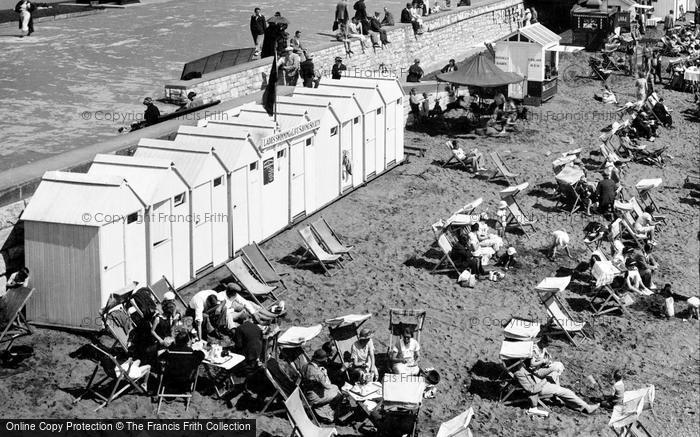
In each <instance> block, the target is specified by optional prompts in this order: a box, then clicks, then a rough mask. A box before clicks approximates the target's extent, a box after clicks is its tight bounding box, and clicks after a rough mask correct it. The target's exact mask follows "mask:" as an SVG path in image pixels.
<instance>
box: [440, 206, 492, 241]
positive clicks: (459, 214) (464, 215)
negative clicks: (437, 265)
mask: <svg viewBox="0 0 700 437" xmlns="http://www.w3.org/2000/svg"><path fill="white" fill-rule="evenodd" d="M483 202H484V198H483V197H479V198H478V199H476V200H474V201H472V202H469V203H467V204H466V205H464V206H463V207H461V208H459V209H458V210H457V211H455V212H454V213H453V214H452V215H451V216H450V218H448V219H447V220H446V221H445V222H444V223H443V227H445V226H467V225H471V224H472V223H476V222H477V221H478V220H479V217H478V216H477V214H476V210H477V209H478V208H479V207H480V206H481V204H482V203H483ZM436 238H437V235H436Z"/></svg>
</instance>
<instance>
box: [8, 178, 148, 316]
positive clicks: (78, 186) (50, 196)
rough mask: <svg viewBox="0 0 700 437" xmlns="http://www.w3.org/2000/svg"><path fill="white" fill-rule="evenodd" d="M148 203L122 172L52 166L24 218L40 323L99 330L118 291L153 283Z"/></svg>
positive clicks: (32, 311)
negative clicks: (148, 245) (90, 171)
mask: <svg viewBox="0 0 700 437" xmlns="http://www.w3.org/2000/svg"><path fill="white" fill-rule="evenodd" d="M144 214H145V204H144V203H143V202H142V200H141V199H140V198H139V196H138V195H137V194H136V192H135V191H134V190H133V189H132V188H131V187H130V186H129V185H128V184H127V183H126V182H125V181H124V178H122V177H120V176H102V175H86V174H83V173H65V172H57V171H50V172H47V173H45V174H44V177H43V178H42V180H41V183H40V184H39V186H38V188H37V189H36V191H35V193H34V195H33V196H32V198H31V200H30V202H29V205H27V208H26V209H25V210H24V212H23V213H22V220H23V221H24V249H25V254H24V256H25V264H26V266H27V267H28V268H29V270H30V271H31V272H32V282H33V284H34V286H35V287H36V289H37V290H39V292H38V293H35V294H34V296H33V297H32V299H31V300H30V301H29V303H28V304H27V317H28V319H29V320H31V321H32V322H33V323H37V324H42V325H49V326H58V327H69V328H80V329H91V330H99V329H101V325H100V324H99V323H97V321H98V320H99V311H100V309H101V308H102V307H103V306H104V305H105V304H106V303H107V298H108V297H109V295H110V293H113V292H115V291H118V290H120V289H122V288H124V287H125V286H126V285H127V284H129V283H131V282H132V281H138V282H144V281H145V280H146V277H147V276H146V243H145V240H146V225H145V223H146V222H145V220H144Z"/></svg>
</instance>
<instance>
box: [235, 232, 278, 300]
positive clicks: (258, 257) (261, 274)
mask: <svg viewBox="0 0 700 437" xmlns="http://www.w3.org/2000/svg"><path fill="white" fill-rule="evenodd" d="M241 253H243V257H244V258H245V260H246V264H248V267H250V270H252V271H253V272H255V275H256V276H257V277H258V279H260V281H261V282H264V283H265V284H267V285H269V286H272V285H278V286H279V287H281V288H283V289H285V290H286V289H287V285H286V284H285V283H284V281H283V280H282V276H286V275H287V274H288V273H278V272H277V270H276V269H275V268H274V267H273V266H272V263H271V262H270V260H269V259H268V258H267V256H265V254H264V253H263V251H262V249H260V246H258V243H255V242H253V243H250V244H248V245H247V246H243V247H242V248H241Z"/></svg>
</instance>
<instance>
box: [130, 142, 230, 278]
mask: <svg viewBox="0 0 700 437" xmlns="http://www.w3.org/2000/svg"><path fill="white" fill-rule="evenodd" d="M134 156H135V157H137V158H156V159H164V160H169V161H171V162H173V163H174V164H175V168H177V170H178V171H179V172H180V174H181V175H182V177H183V178H184V179H185V181H186V182H187V184H188V185H189V187H190V198H191V199H192V201H191V202H190V216H191V217H192V220H191V221H190V227H191V235H192V240H191V250H192V263H193V266H194V267H193V269H194V272H195V275H196V273H197V272H199V271H201V270H204V269H206V268H209V267H212V266H217V265H220V264H222V263H224V262H226V260H227V259H228V254H229V247H228V242H229V237H228V230H229V225H228V189H227V186H228V184H227V178H226V168H225V167H224V165H223V163H222V162H221V161H220V160H219V157H218V156H216V155H215V154H214V151H213V148H211V147H206V146H204V147H197V146H189V147H188V146H183V145H182V144H177V143H175V142H173V141H164V140H153V139H149V138H143V139H141V140H140V141H139V143H138V147H137V149H136V151H135V152H134ZM224 237H225V238H224Z"/></svg>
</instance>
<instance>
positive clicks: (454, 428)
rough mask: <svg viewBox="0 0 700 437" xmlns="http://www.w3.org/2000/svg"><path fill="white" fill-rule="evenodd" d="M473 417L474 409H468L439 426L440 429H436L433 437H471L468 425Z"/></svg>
mask: <svg viewBox="0 0 700 437" xmlns="http://www.w3.org/2000/svg"><path fill="white" fill-rule="evenodd" d="M473 417H474V409H473V408H472V407H469V409H467V411H465V412H463V413H462V414H460V415H458V416H455V417H453V418H452V419H450V420H448V421H447V422H443V423H442V424H440V428H438V432H437V434H436V435H435V437H472V431H471V429H469V424H470V423H471V421H472V418H473Z"/></svg>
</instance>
